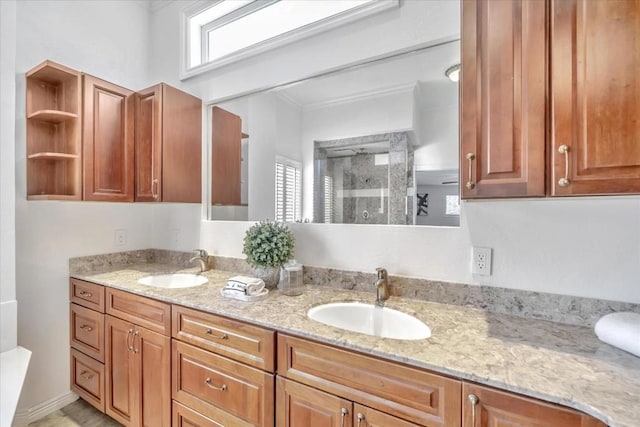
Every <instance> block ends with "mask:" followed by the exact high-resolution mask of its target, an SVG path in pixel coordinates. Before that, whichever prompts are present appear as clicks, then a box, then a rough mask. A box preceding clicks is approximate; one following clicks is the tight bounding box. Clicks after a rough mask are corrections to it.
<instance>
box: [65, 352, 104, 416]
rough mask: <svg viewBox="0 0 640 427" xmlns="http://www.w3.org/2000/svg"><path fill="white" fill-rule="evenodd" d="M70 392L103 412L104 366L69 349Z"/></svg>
mask: <svg viewBox="0 0 640 427" xmlns="http://www.w3.org/2000/svg"><path fill="white" fill-rule="evenodd" d="M71 390H73V391H74V392H76V393H77V394H78V395H79V396H80V397H82V398H83V399H84V400H86V401H87V402H89V403H90V404H91V405H93V406H95V407H96V409H98V410H99V411H100V412H104V365H103V364H102V363H100V362H98V361H97V360H94V359H92V358H90V357H89V356H87V355H85V354H83V353H80V352H79V351H78V350H74V349H71Z"/></svg>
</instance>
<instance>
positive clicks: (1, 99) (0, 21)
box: [0, 1, 18, 352]
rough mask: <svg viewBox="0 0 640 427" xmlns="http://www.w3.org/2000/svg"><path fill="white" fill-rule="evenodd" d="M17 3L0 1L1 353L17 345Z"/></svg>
mask: <svg viewBox="0 0 640 427" xmlns="http://www.w3.org/2000/svg"><path fill="white" fill-rule="evenodd" d="M15 27H16V2H15V1H2V2H0V29H1V30H2V37H1V38H0V111H1V115H0V183H1V185H0V352H3V351H6V350H10V349H12V348H14V347H15V346H16V345H17V307H18V304H17V301H16V268H15V261H16V258H15V244H16V239H15V143H14V141H15V90H16V87H15V86H16V77H15V62H16V36H15Z"/></svg>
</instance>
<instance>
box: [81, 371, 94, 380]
mask: <svg viewBox="0 0 640 427" xmlns="http://www.w3.org/2000/svg"><path fill="white" fill-rule="evenodd" d="M80 376H81V377H82V378H84V379H87V380H90V379H91V378H93V375H92V374H90V373H89V371H82V372H80Z"/></svg>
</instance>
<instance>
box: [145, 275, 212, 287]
mask: <svg viewBox="0 0 640 427" xmlns="http://www.w3.org/2000/svg"><path fill="white" fill-rule="evenodd" d="M207 282H208V279H207V278H206V277H204V276H200V275H199V274H190V273H173V274H157V275H155V276H147V277H143V278H142V279H139V280H138V283H140V284H141V285H147V286H153V287H156V288H167V289H178V288H191V287H194V286H200V285H204V284H205V283H207Z"/></svg>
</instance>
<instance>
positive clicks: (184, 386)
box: [171, 305, 276, 427]
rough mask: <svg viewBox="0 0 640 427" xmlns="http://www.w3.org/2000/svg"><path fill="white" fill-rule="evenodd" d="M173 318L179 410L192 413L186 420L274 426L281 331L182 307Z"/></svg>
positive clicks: (174, 393)
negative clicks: (276, 348) (277, 332)
mask: <svg viewBox="0 0 640 427" xmlns="http://www.w3.org/2000/svg"><path fill="white" fill-rule="evenodd" d="M172 317H173V321H172V331H173V338H174V339H173V343H172V369H171V370H172V397H173V399H174V408H175V407H176V406H175V405H182V406H180V407H184V408H187V409H188V410H190V411H191V413H187V412H185V411H182V412H181V415H180V417H188V418H189V419H194V418H195V419H196V421H195V423H196V424H194V425H205V426H208V425H233V426H263V427H273V425H274V399H275V394H274V393H275V391H274V389H275V376H274V368H275V342H276V333H275V331H272V330H269V329H266V328H261V327H258V326H254V325H249V324H246V323H244V322H241V321H237V320H233V319H228V318H225V317H222V316H217V315H214V314H211V313H205V312H201V311H198V310H193V309H190V308H186V307H182V306H178V305H174V306H173V307H172ZM175 417H176V415H175V414H174V423H175V422H177V420H176V418H175Z"/></svg>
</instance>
